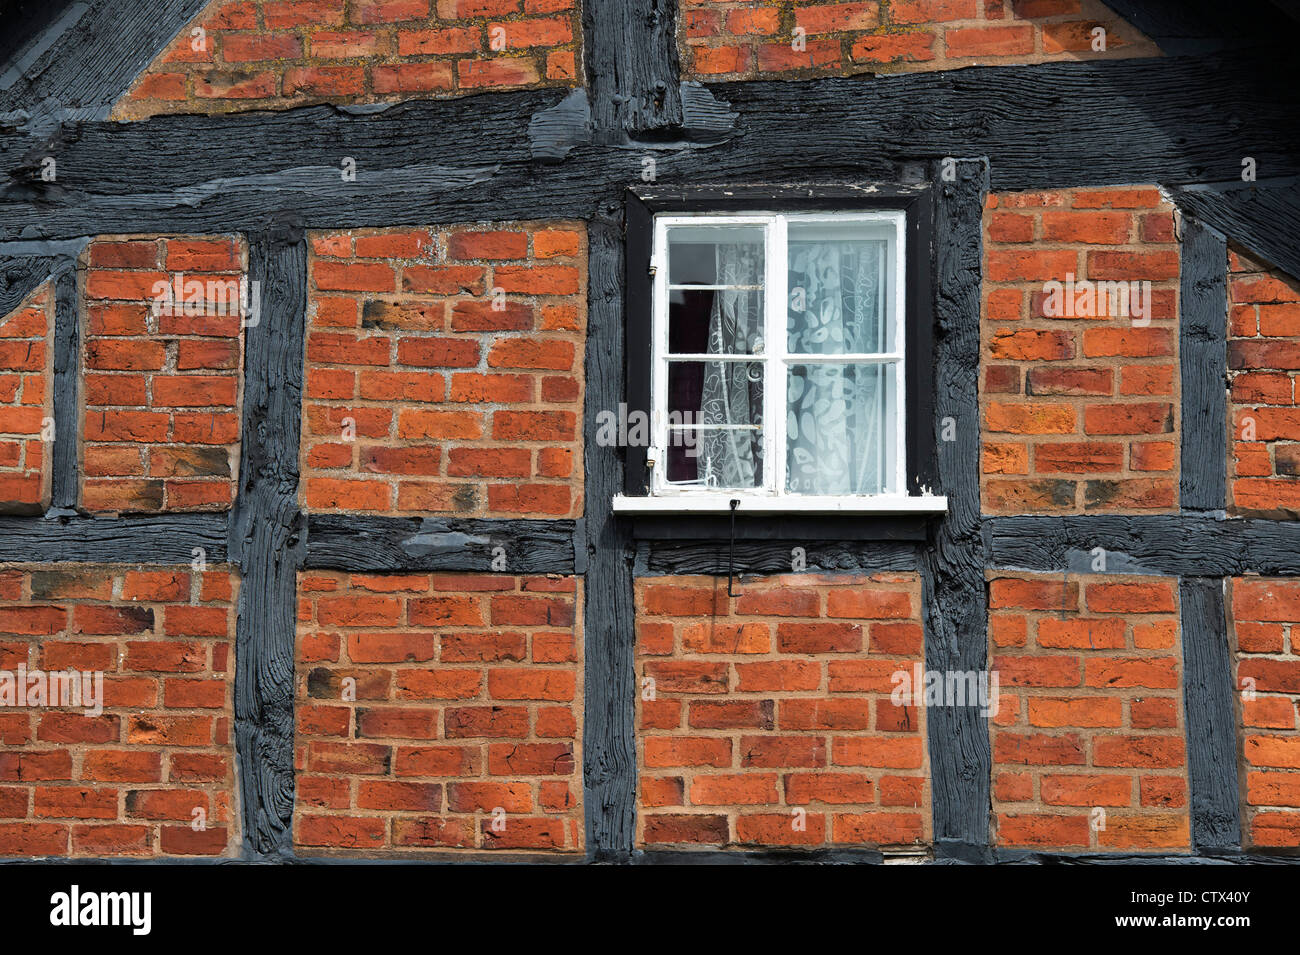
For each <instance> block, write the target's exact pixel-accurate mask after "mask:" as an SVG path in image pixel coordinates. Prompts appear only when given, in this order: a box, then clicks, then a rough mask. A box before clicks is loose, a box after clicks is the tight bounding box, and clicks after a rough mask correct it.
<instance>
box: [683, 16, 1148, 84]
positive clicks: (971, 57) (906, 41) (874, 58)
mask: <svg viewBox="0 0 1300 955" xmlns="http://www.w3.org/2000/svg"><path fill="white" fill-rule="evenodd" d="M1097 28H1101V29H1103V30H1105V31H1106V32H1105V49H1104V50H1097V49H1094V36H1093V31H1094V30H1095V29H1097ZM678 30H679V45H680V48H681V54H682V69H683V74H684V75H686V76H689V77H691V78H695V79H703V80H724V79H725V80H733V79H744V78H752V77H789V78H791V79H795V78H805V77H814V76H843V75H849V74H854V73H914V72H919V71H927V70H951V69H957V68H959V67H963V66H976V65H1011V64H1023V63H1044V62H1049V61H1052V60H1088V59H1098V58H1117V57H1118V58H1123V57H1135V56H1159V55H1160V51H1159V50H1158V49H1157V48H1156V46H1155V44H1153V43H1152V42H1151V41H1150V40H1148V39H1147V38H1146V37H1145V36H1143V35H1142V34H1141V33H1139V32H1138V31H1137V30H1136V29H1135V28H1133V27H1131V26H1129V24H1127V23H1125V22H1124V21H1123V20H1121V19H1119V18H1118V17H1117V16H1115V14H1114V13H1113V12H1112V11H1111V10H1110V9H1109V8H1108V7H1106V6H1105V5H1104V4H1103V3H1101V2H1099V0H982V2H981V0H880V2H877V0H755V2H744V0H692V2H691V3H689V4H684V5H683V9H682V13H681V22H680V25H679V27H678Z"/></svg>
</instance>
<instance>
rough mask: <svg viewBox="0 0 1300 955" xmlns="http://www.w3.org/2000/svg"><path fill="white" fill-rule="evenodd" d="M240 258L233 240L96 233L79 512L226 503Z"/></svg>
mask: <svg viewBox="0 0 1300 955" xmlns="http://www.w3.org/2000/svg"><path fill="white" fill-rule="evenodd" d="M247 263H248V251H247V248H246V247H245V245H244V242H243V240H242V239H241V238H238V237H235V236H185V237H162V236H101V237H99V238H97V239H95V240H94V241H93V242H91V243H90V245H89V246H88V247H87V249H86V252H85V255H84V256H83V259H82V263H81V266H82V274H81V283H82V293H83V296H82V342H83V345H82V375H83V377H82V387H81V401H82V409H81V418H82V431H81V467H82V483H81V504H82V506H83V507H85V508H86V509H87V510H91V511H124V512H126V511H203V510H224V509H226V508H228V507H230V504H231V502H232V501H233V499H234V489H235V476H236V475H237V474H238V473H239V467H238V465H239V461H238V458H239V408H240V393H241V381H242V369H243V351H242V348H243V339H242V333H241V326H242V325H243V323H244V320H245V318H244V316H243V314H242V312H241V307H242V306H241V296H243V295H246V296H247V297H248V300H249V301H250V303H251V302H253V301H254V300H255V296H254V294H253V292H251V291H250V290H249V289H248V287H247V285H246V280H245V275H246V269H247ZM160 283H161V284H160ZM163 287H166V288H169V289H171V299H170V302H168V301H167V300H166V299H165V298H162V297H159V296H160V294H165V293H160V292H159V291H158V290H159V289H160V288H163ZM247 320H248V321H250V322H251V321H254V320H255V316H251V315H250V316H249V317H248V319H247Z"/></svg>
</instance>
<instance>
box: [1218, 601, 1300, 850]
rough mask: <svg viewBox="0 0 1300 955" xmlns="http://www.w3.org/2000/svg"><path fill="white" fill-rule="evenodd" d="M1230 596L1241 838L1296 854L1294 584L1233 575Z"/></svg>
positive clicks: (1298, 650) (1299, 614)
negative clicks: (1238, 728) (1237, 704)
mask: <svg viewBox="0 0 1300 955" xmlns="http://www.w3.org/2000/svg"><path fill="white" fill-rule="evenodd" d="M1231 593H1232V599H1231V602H1230V607H1231V614H1230V616H1231V625H1232V632H1233V645H1234V647H1235V648H1236V664H1237V673H1236V677H1237V687H1238V689H1239V690H1240V691H1241V692H1240V694H1239V699H1240V708H1239V712H1240V714H1241V723H1242V728H1241V745H1242V751H1241V752H1242V772H1241V781H1242V793H1243V795H1242V813H1243V815H1244V818H1243V820H1242V837H1243V840H1244V842H1245V844H1246V845H1248V846H1255V847H1258V848H1270V849H1272V848H1288V849H1296V848H1300V731H1298V727H1300V723H1297V718H1296V714H1297V711H1296V706H1297V704H1298V703H1300V581H1296V580H1270V579H1261V578H1259V577H1244V578H1243V577H1238V578H1235V579H1233V581H1232V591H1231Z"/></svg>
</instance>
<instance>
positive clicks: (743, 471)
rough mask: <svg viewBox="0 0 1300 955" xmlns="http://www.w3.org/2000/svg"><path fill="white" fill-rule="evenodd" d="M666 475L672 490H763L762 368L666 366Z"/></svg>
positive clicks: (739, 363)
mask: <svg viewBox="0 0 1300 955" xmlns="http://www.w3.org/2000/svg"><path fill="white" fill-rule="evenodd" d="M667 425H668V448H667V453H668V471H667V480H668V481H669V482H670V483H674V484H695V485H699V486H701V487H717V488H753V487H761V486H762V484H763V365H762V363H761V362H746V361H708V362H704V361H674V362H669V364H668V421H667Z"/></svg>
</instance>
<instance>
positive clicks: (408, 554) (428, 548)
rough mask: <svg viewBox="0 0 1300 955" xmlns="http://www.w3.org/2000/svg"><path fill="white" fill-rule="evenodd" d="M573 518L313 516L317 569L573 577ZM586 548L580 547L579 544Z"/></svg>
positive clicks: (310, 551) (311, 551)
mask: <svg viewBox="0 0 1300 955" xmlns="http://www.w3.org/2000/svg"><path fill="white" fill-rule="evenodd" d="M578 526H579V522H577V521H567V520H518V521H517V520H509V519H490V520H469V519H457V518H443V517H423V518H422V517H372V516H368V515H359V514H312V515H310V516H309V517H308V518H307V556H306V564H305V566H306V567H308V568H311V569H314V570H320V569H331V570H357V571H370V572H379V571H421V570H441V571H471V572H480V573H483V572H498V573H511V574H572V573H573V572H574V556H573V555H574V535H575V533H576V531H577V528H578ZM584 546H585V542H584Z"/></svg>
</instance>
